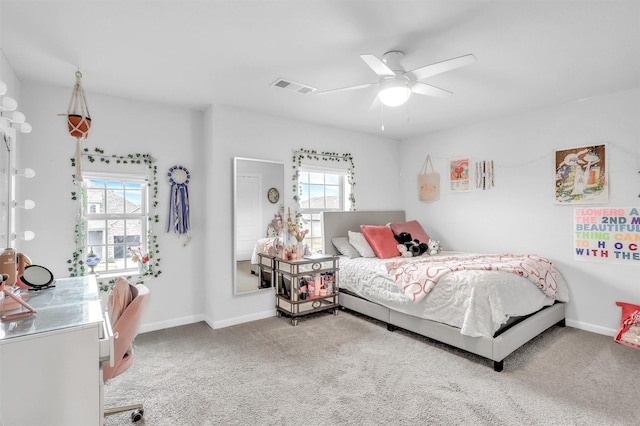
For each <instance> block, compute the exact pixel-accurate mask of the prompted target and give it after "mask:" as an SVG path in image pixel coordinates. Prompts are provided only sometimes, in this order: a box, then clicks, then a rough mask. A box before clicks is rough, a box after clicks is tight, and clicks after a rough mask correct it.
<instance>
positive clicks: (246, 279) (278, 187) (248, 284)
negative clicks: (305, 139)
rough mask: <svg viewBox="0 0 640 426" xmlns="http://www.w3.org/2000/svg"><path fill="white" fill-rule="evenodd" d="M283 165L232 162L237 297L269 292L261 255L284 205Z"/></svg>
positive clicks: (243, 160) (276, 163)
mask: <svg viewBox="0 0 640 426" xmlns="http://www.w3.org/2000/svg"><path fill="white" fill-rule="evenodd" d="M283 193H284V163H280V162H276V161H267V160H258V159H254V158H241V157H235V158H234V159H233V227H234V229H233V263H234V264H233V269H232V270H233V277H234V280H233V285H234V287H233V288H234V294H245V293H249V292H253V291H259V290H264V289H268V288H270V287H271V282H263V283H262V285H261V284H260V280H259V279H258V275H259V271H258V263H259V256H258V254H257V253H259V252H260V251H261V250H262V249H263V247H264V246H265V244H266V245H268V244H269V242H268V240H269V239H270V238H271V239H272V238H273V236H272V235H270V229H269V224H270V223H271V221H272V220H273V218H274V215H275V214H276V213H278V211H279V210H280V208H281V207H282V205H283V203H284V199H283V195H284V194H283Z"/></svg>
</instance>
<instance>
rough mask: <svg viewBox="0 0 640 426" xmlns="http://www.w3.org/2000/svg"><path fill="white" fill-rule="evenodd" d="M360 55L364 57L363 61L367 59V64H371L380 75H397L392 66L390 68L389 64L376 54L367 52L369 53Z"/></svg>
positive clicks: (370, 66)
mask: <svg viewBox="0 0 640 426" xmlns="http://www.w3.org/2000/svg"><path fill="white" fill-rule="evenodd" d="M360 57H361V58H362V60H363V61H365V63H366V64H367V65H369V68H371V69H372V70H373V72H375V73H376V74H378V75H379V76H380V77H395V76H396V73H395V72H393V70H392V69H391V68H389V67H388V66H387V64H385V63H384V62H382V61H381V60H380V59H378V58H377V57H376V56H375V55H371V54H368V53H367V54H364V55H360Z"/></svg>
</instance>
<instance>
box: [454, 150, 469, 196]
mask: <svg viewBox="0 0 640 426" xmlns="http://www.w3.org/2000/svg"><path fill="white" fill-rule="evenodd" d="M449 182H450V188H451V192H468V191H470V190H471V183H470V178H469V158H468V157H465V158H452V159H450V160H449Z"/></svg>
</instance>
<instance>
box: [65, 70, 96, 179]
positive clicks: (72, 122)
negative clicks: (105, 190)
mask: <svg viewBox="0 0 640 426" xmlns="http://www.w3.org/2000/svg"><path fill="white" fill-rule="evenodd" d="M81 79H82V73H81V72H80V71H76V84H75V86H73V93H72V94H71V100H70V101H69V108H68V109H67V127H68V129H69V134H70V135H71V136H73V137H74V138H76V181H77V182H82V167H81V162H80V160H81V152H80V141H82V140H85V139H87V137H88V136H89V129H91V114H89V107H88V106H87V100H86V99H85V97H84V89H83V88H82V84H81V83H80V80H81Z"/></svg>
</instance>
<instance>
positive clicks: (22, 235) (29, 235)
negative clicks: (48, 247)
mask: <svg viewBox="0 0 640 426" xmlns="http://www.w3.org/2000/svg"><path fill="white" fill-rule="evenodd" d="M35 237H36V234H35V233H34V232H33V231H24V232H16V233H14V234H13V239H14V240H17V239H21V240H24V241H31V240H33V239H34V238H35Z"/></svg>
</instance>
